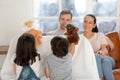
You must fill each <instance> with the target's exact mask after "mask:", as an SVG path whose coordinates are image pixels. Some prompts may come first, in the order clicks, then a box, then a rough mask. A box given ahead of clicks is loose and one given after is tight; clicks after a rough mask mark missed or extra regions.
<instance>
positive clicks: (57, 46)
mask: <svg viewBox="0 0 120 80" xmlns="http://www.w3.org/2000/svg"><path fill="white" fill-rule="evenodd" d="M68 47H69V44H68V41H67V39H65V38H63V37H60V36H56V37H54V38H53V39H52V40H51V48H52V51H53V54H54V55H55V56H57V57H60V58H62V57H63V56H66V55H67V54H68Z"/></svg>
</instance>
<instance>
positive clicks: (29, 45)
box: [14, 33, 40, 66]
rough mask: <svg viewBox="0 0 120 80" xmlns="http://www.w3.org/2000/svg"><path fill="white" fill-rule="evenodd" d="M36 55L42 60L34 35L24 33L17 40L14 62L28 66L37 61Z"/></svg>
mask: <svg viewBox="0 0 120 80" xmlns="http://www.w3.org/2000/svg"><path fill="white" fill-rule="evenodd" d="M36 56H38V57H39V60H40V54H38V53H37V51H36V47H35V38H34V36H33V35H32V34H29V33H24V34H22V35H21V36H20V37H19V39H18V42H17V48H16V58H15V59H14V62H15V63H16V64H17V65H20V66H27V65H29V64H33V63H34V62H35V61H36V59H35V57H36Z"/></svg>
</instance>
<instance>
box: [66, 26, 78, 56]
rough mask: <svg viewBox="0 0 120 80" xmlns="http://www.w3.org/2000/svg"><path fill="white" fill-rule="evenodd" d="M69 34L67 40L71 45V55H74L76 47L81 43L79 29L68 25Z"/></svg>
mask: <svg viewBox="0 0 120 80" xmlns="http://www.w3.org/2000/svg"><path fill="white" fill-rule="evenodd" d="M66 30H67V32H66V33H65V35H67V39H68V41H69V43H70V53H71V54H72V55H73V54H74V52H75V45H77V44H78V41H79V35H78V30H79V29H78V28H77V27H75V26H74V25H73V24H67V25H66Z"/></svg>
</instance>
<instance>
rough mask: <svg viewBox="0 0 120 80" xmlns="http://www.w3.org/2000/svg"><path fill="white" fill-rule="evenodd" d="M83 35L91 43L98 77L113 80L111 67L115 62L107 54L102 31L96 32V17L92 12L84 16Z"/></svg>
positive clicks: (105, 41)
mask: <svg viewBox="0 0 120 80" xmlns="http://www.w3.org/2000/svg"><path fill="white" fill-rule="evenodd" d="M83 26H84V36H85V37H86V38H87V39H88V40H89V42H90V43H91V45H92V47H93V50H94V53H95V57H96V62H97V68H98V73H99V77H100V79H101V80H102V78H105V80H114V77H113V73H112V68H114V67H115V62H114V60H113V58H112V57H110V56H108V50H107V48H106V46H107V44H108V42H107V41H108V40H106V37H105V35H104V34H103V33H99V32H98V28H97V24H96V18H95V16H94V15H92V14H88V15H86V16H85V18H84V23H83Z"/></svg>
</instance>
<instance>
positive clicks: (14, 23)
mask: <svg viewBox="0 0 120 80" xmlns="http://www.w3.org/2000/svg"><path fill="white" fill-rule="evenodd" d="M31 18H33V0H0V46H1V45H8V44H9V42H10V40H11V38H12V37H14V36H15V35H16V34H19V33H20V32H21V29H22V28H23V21H25V20H26V19H31Z"/></svg>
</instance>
